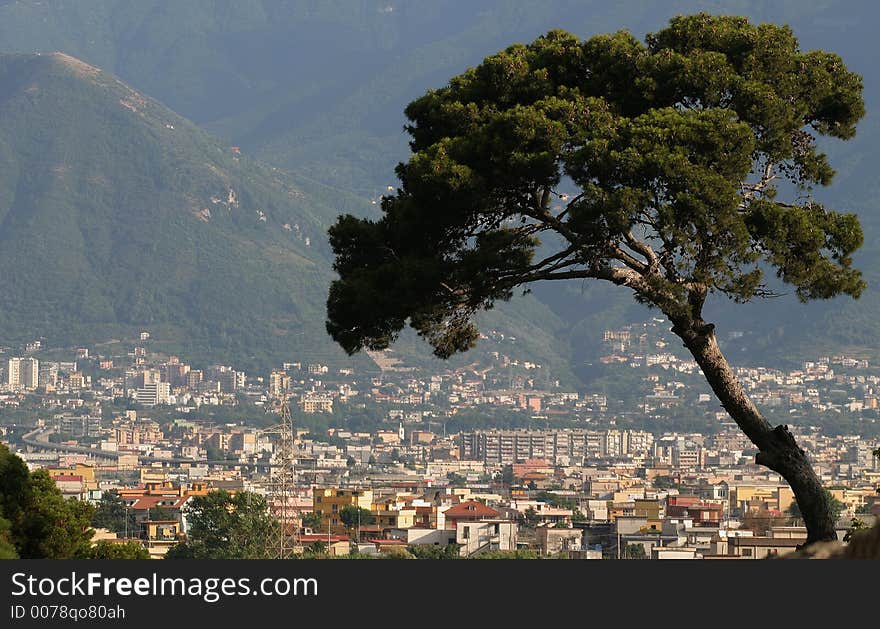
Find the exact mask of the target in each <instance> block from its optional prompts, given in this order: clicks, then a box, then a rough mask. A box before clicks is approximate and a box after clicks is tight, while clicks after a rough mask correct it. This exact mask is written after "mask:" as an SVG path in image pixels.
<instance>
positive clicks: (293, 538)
mask: <svg viewBox="0 0 880 629" xmlns="http://www.w3.org/2000/svg"><path fill="white" fill-rule="evenodd" d="M280 405H281V408H280V411H281V422H280V423H279V424H278V425H277V426H274V427H272V428H269V429H266V430H265V431H264V432H267V433H271V434H276V435H278V445H277V450H276V452H275V460H274V462H273V463H272V465H271V467H270V471H269V483H268V487H267V489H268V491H267V496H266V499H267V500H266V501H267V502H268V503H269V509H270V511H271V512H272V513H273V515H274V516H275V517H276V518H277V520H278V522H277V525H276V527H275V528H274V530H273V532H272V534H271V535H269V538H268V539H267V541H266V557H267V558H269V559H289V558H290V557H291V555H293V554H294V553H295V552H296V549H297V547H298V546H299V519H298V517H297V516H298V515H299V514H298V510H299V509H298V507H297V504H296V470H295V467H294V464H295V460H296V459H295V452H294V450H295V446H294V442H295V441H296V432H295V431H294V427H293V417H292V416H291V414H290V405H289V404H288V401H287V395H282V398H281V403H280Z"/></svg>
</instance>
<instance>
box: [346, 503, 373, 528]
mask: <svg viewBox="0 0 880 629" xmlns="http://www.w3.org/2000/svg"><path fill="white" fill-rule="evenodd" d="M339 520H340V521H341V522H342V523H343V524H344V525H345V526H346V527H347V528H348V529H349V530H350V531H353V530H354V529H356V528H358V527H359V526H370V525H371V524H373V523H375V522H376V518H375V516H374V515H373V513H372V512H371V511H370V510H369V509H364V508H363V507H358V506H355V505H348V506H345V507H343V508H342V509H340V510H339Z"/></svg>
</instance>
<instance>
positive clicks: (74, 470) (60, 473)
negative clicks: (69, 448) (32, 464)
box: [46, 463, 98, 491]
mask: <svg viewBox="0 0 880 629" xmlns="http://www.w3.org/2000/svg"><path fill="white" fill-rule="evenodd" d="M46 471H47V472H48V473H49V476H50V477H52V478H53V479H54V478H55V477H65V476H82V486H83V491H91V490H95V489H97V488H98V482H97V481H96V480H95V466H94V465H86V464H85V463H77V464H76V465H74V466H73V467H64V468H57V467H55V468H49V469H47V470H46Z"/></svg>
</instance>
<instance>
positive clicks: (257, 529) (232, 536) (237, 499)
mask: <svg viewBox="0 0 880 629" xmlns="http://www.w3.org/2000/svg"><path fill="white" fill-rule="evenodd" d="M184 509H185V510H186V516H187V518H188V520H189V533H188V538H187V540H186V541H185V542H181V543H178V544H176V545H175V546H172V547H171V548H170V549H169V550H168V553H167V554H166V555H165V558H166V559H262V558H264V557H265V556H266V542H267V540H268V539H269V537H270V535H271V533H272V531H273V529H274V527H276V526H277V524H276V523H275V521H274V520H273V519H272V517H271V516H270V515H269V512H268V507H267V505H266V500H265V499H264V498H263V497H262V496H259V495H257V494H253V493H250V492H245V491H242V492H238V493H236V494H234V495H233V494H230V493H229V492H227V491H212V492H210V493H208V494H207V495H206V496H196V497H195V498H193V499H192V502H191V503H190V504H188V505H187V506H186V507H184Z"/></svg>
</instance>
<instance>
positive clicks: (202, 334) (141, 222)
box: [0, 53, 567, 377]
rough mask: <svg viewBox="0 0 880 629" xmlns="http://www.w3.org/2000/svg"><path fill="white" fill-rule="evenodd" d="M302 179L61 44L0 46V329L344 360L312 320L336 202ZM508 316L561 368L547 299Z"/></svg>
mask: <svg viewBox="0 0 880 629" xmlns="http://www.w3.org/2000/svg"><path fill="white" fill-rule="evenodd" d="M309 186H311V188H309ZM305 187H306V188H308V189H309V191H304V189H303V188H301V187H300V186H299V185H298V182H297V181H296V179H295V178H293V177H292V176H291V175H289V174H288V173H284V172H281V171H279V170H277V169H274V168H270V167H268V166H265V165H262V164H260V163H258V162H255V161H253V160H252V159H249V158H247V157H246V156H244V155H242V154H241V152H240V150H239V149H238V147H230V146H228V145H225V144H223V143H221V142H219V141H218V140H216V139H214V138H212V137H211V136H210V135H208V134H207V133H206V132H204V131H202V130H201V129H199V128H198V127H196V126H195V125H194V124H192V123H191V122H189V121H187V120H186V119H184V118H182V117H181V116H179V115H177V114H175V113H174V112H172V111H171V110H169V109H167V108H166V107H164V106H162V105H161V104H159V103H158V102H156V101H154V100H153V99H151V98H149V97H147V96H145V95H143V94H141V93H139V92H137V91H135V90H134V89H132V88H131V87H129V86H127V85H125V84H124V83H122V82H121V81H120V80H118V79H117V78H115V77H114V76H112V75H110V74H108V73H106V72H103V71H102V70H100V69H98V68H95V67H93V66H91V65H88V64H86V63H84V62H82V61H79V60H77V59H75V58H74V57H71V56H68V55H66V54H60V53H55V54H35V55H0V269H3V272H2V273H0V344H8V343H14V342H21V341H24V340H29V339H33V338H37V337H45V338H46V339H47V344H49V345H55V344H58V343H88V342H97V341H105V340H108V339H110V338H131V337H133V336H135V335H136V333H137V332H139V331H140V330H141V329H147V330H149V331H150V332H151V334H152V338H153V340H151V343H152V344H154V346H155V347H156V348H157V349H167V350H169V351H180V352H184V353H185V355H186V356H187V357H188V358H190V359H195V360H199V359H201V360H211V361H224V362H225V361H228V362H234V363H235V364H236V365H239V366H244V367H249V368H260V369H262V370H265V369H268V368H269V367H271V366H273V365H278V364H280V362H282V361H285V360H296V359H304V358H305V359H307V360H329V361H335V362H338V361H346V362H350V359H348V358H347V357H345V356H344V354H343V352H342V351H341V350H340V349H339V348H338V347H337V346H336V345H335V344H334V343H333V342H332V341H331V339H330V338H329V336H328V335H327V333H326V331H325V330H324V319H325V310H324V307H325V301H326V298H327V288H328V285H329V282H330V279H331V277H332V271H331V268H330V267H331V260H330V251H329V247H328V244H327V239H326V228H327V226H328V225H329V224H330V222H332V220H333V219H334V218H335V216H336V213H337V212H339V211H342V210H343V209H344V206H339V205H336V206H333V207H330V206H328V205H327V204H326V203H325V202H323V201H322V200H321V198H322V197H321V194H322V192H323V191H322V190H321V187H320V186H317V185H315V184H314V183H310V182H306V183H305ZM509 313H510V314H509V316H506V317H505V316H504V315H498V314H496V315H494V316H493V317H490V325H492V326H501V327H502V328H503V329H504V330H506V331H508V333H509V334H511V333H512V332H511V330H512V331H514V332H515V333H516V334H518V335H520V334H519V332H520V331H523V334H521V335H520V336H522V337H525V338H523V340H522V341H521V343H520V347H521V348H522V349H521V350H520V351H521V352H523V355H524V356H527V357H529V358H531V359H533V360H538V361H540V362H551V363H554V365H555V366H556V367H557V369H556V370H555V371H556V377H560V376H563V377H565V373H563V372H564V371H565V370H566V368H567V367H566V361H565V359H564V358H563V357H561V356H560V354H561V349H560V347H559V346H558V345H556V342H555V340H554V338H553V336H552V334H549V333H548V332H546V331H544V330H541V329H535V330H534V331H530V328H531V327H532V325H531V323H534V322H536V321H541V322H542V325H543V326H544V327H546V326H547V324H548V321H549V320H550V319H551V318H552V316H548V312H547V310H546V308H543V307H541V306H540V305H539V304H537V302H536V301H535V300H531V301H528V300H523V307H522V308H519V307H517V308H510V309H509ZM405 346H406V344H404V346H403V347H404V348H405ZM410 347H411V348H413V349H412V351H410V354H411V355H412V356H414V357H417V356H418V355H419V354H421V355H422V357H423V358H422V360H424V354H425V352H422V351H421V350H422V349H423V348H422V347H421V346H413V345H412V343H410ZM356 360H359V361H361V363H362V364H372V363H371V361H370V359H369V358H367V357H366V356H360V357H358V358H357V359H356Z"/></svg>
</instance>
